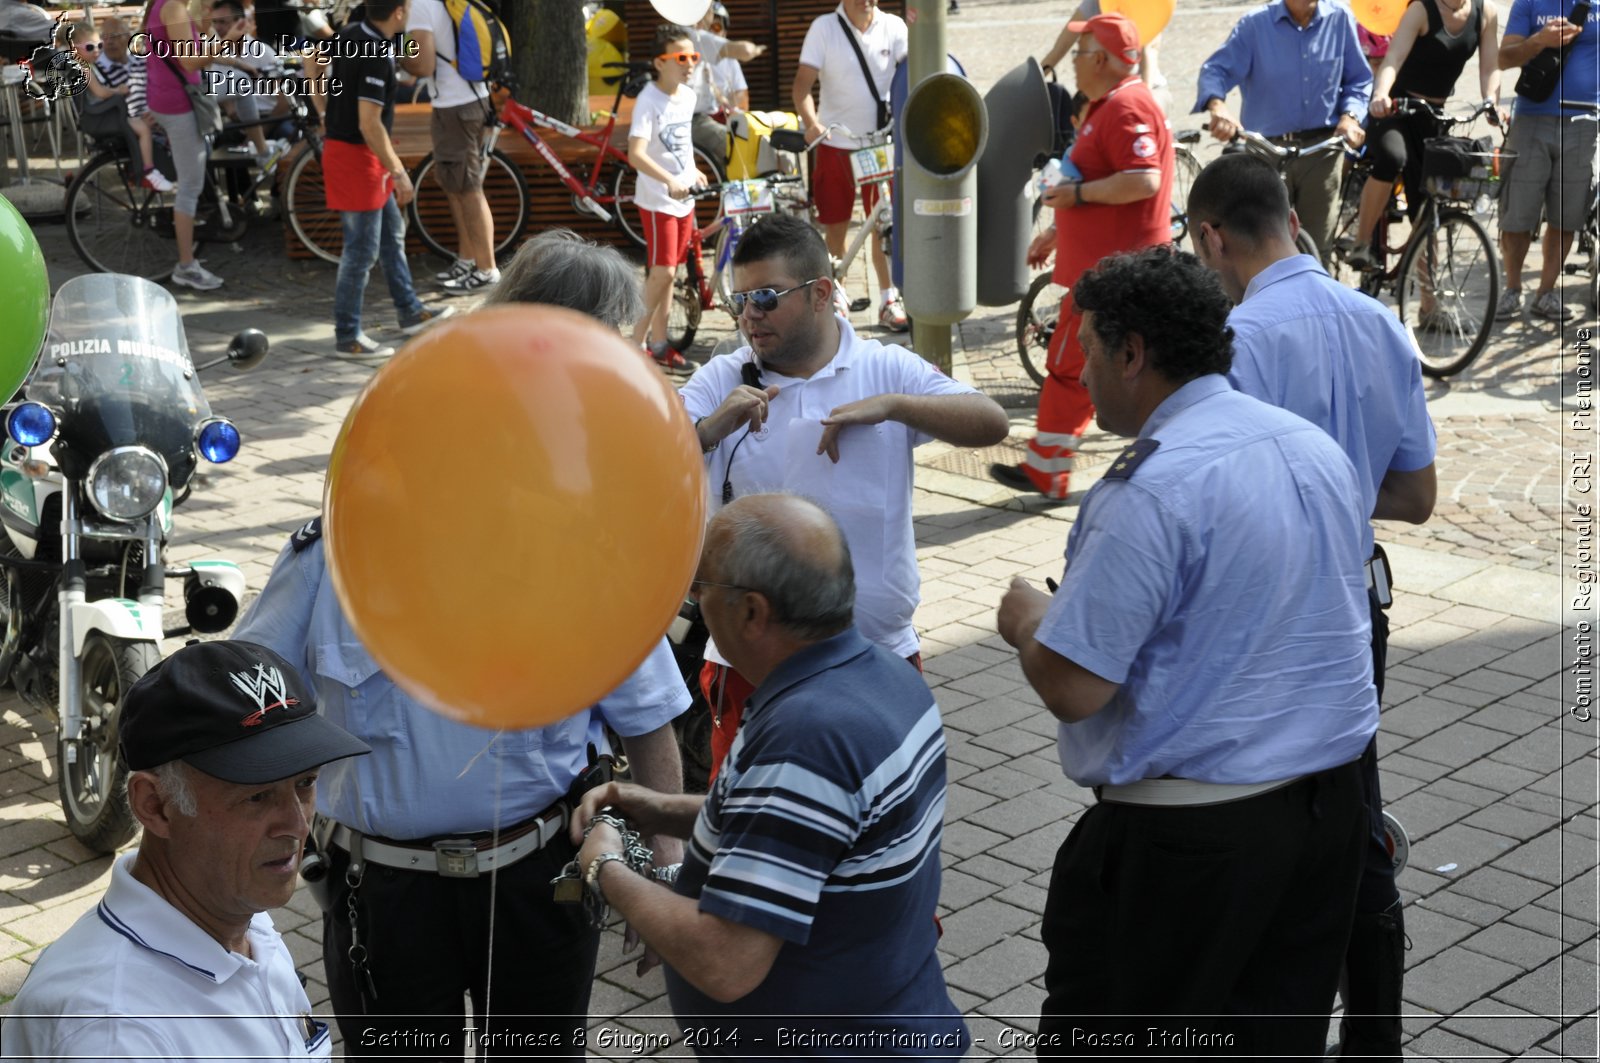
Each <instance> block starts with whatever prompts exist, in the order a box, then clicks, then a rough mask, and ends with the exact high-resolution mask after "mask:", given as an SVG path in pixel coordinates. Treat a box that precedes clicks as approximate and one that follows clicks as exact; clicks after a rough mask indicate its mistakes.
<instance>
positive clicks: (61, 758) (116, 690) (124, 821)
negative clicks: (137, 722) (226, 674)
mask: <svg viewBox="0 0 1600 1063" xmlns="http://www.w3.org/2000/svg"><path fill="white" fill-rule="evenodd" d="M160 660H161V652H160V651H159V650H158V649H157V648H156V646H155V644H154V643H150V642H135V641H132V640H130V639H115V638H111V637H110V636H108V635H103V634H101V633H100V632H98V631H95V632H91V633H90V634H89V637H88V638H87V639H85V640H84V644H83V657H82V658H81V660H80V661H79V677H80V680H81V683H82V686H83V722H82V725H81V726H80V728H79V730H78V733H77V734H75V735H66V734H62V735H60V736H58V738H57V740H56V777H57V778H58V779H59V780H60V787H61V807H62V809H63V810H64V811H65V812H66V814H67V827H68V828H69V829H71V831H72V836H73V837H74V838H77V839H78V840H79V841H80V842H82V843H83V844H84V845H86V846H88V847H89V848H90V849H93V850H94V851H95V852H100V853H109V852H114V851H115V850H116V849H117V848H118V847H119V846H121V845H122V844H123V843H124V842H127V841H128V840H129V839H130V838H132V837H133V833H134V821H133V813H132V812H131V811H129V809H128V795H127V788H126V785H125V780H126V777H127V771H126V769H125V768H124V767H123V766H122V762H121V758H120V757H119V756H118V755H117V716H118V713H119V711H120V710H121V708H122V698H123V696H124V695H125V694H127V692H128V688H129V687H131V686H133V684H134V683H135V682H136V681H137V680H138V678H139V677H140V676H142V675H144V674H145V673H146V672H148V671H149V670H150V669H151V668H154V667H155V666H156V664H157V662H159V661H160Z"/></svg>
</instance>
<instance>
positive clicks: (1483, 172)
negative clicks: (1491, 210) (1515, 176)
mask: <svg viewBox="0 0 1600 1063" xmlns="http://www.w3.org/2000/svg"><path fill="white" fill-rule="evenodd" d="M1514 157H1515V154H1514V153H1512V152H1506V151H1501V150H1497V149H1496V148H1495V146H1494V140H1493V138H1491V137H1487V136H1484V137H1479V138H1478V139H1476V140H1468V139H1467V138H1466V137H1429V138H1428V139H1427V140H1425V141H1423V142H1422V181H1423V185H1424V187H1426V189H1427V191H1428V194H1429V195H1433V196H1438V197H1439V198H1440V199H1449V200H1455V201H1458V202H1462V203H1470V202H1471V201H1473V200H1475V199H1477V198H1478V197H1479V196H1482V195H1487V196H1494V195H1497V194H1498V192H1499V187H1500V164H1501V163H1502V162H1503V161H1505V160H1507V159H1511V158H1514Z"/></svg>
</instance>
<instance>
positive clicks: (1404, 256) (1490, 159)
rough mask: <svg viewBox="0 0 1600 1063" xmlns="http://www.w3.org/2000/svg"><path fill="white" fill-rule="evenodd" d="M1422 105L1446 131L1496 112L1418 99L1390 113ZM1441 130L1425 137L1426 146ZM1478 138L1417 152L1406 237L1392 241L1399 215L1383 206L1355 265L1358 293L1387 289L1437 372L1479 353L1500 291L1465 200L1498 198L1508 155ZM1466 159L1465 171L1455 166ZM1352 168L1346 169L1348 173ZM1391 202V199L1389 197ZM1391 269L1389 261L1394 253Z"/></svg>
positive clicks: (1492, 259) (1485, 237)
mask: <svg viewBox="0 0 1600 1063" xmlns="http://www.w3.org/2000/svg"><path fill="white" fill-rule="evenodd" d="M1420 110H1426V112H1427V113H1428V114H1431V115H1432V116H1433V117H1434V118H1435V119H1437V120H1438V121H1439V122H1440V125H1441V127H1442V132H1443V133H1444V134H1448V133H1449V131H1450V130H1451V129H1454V128H1455V127H1456V126H1460V125H1466V124H1468V123H1470V122H1473V121H1476V120H1477V119H1478V118H1479V117H1480V116H1483V115H1487V114H1495V113H1497V112H1496V110H1495V105H1494V104H1493V103H1485V104H1480V105H1479V106H1478V107H1476V108H1474V109H1473V111H1472V112H1471V113H1470V114H1467V115H1465V116H1462V117H1452V116H1450V115H1447V114H1445V113H1444V112H1443V111H1441V110H1440V109H1439V108H1437V107H1434V106H1433V105H1432V104H1429V103H1425V102H1423V101H1421V100H1401V101H1399V102H1398V103H1397V105H1396V113H1406V112H1409V111H1420ZM1443 139H1444V137H1440V138H1434V139H1430V140H1429V141H1428V142H1427V143H1428V145H1429V146H1433V145H1436V144H1437V141H1438V140H1443ZM1476 143H1477V144H1478V148H1477V150H1461V149H1460V146H1459V145H1456V146H1455V148H1454V149H1453V150H1451V151H1450V152H1449V153H1448V155H1447V157H1448V158H1449V159H1452V160H1454V163H1453V164H1447V163H1446V162H1444V161H1441V158H1440V156H1439V155H1438V154H1437V153H1436V151H1429V152H1427V153H1425V154H1424V156H1423V166H1422V175H1423V182H1422V183H1423V187H1421V188H1408V189H1407V190H1406V195H1407V197H1410V198H1414V199H1415V200H1417V201H1419V202H1420V207H1419V209H1418V213H1417V216H1416V218H1415V220H1414V221H1413V222H1412V223H1411V231H1410V233H1409V235H1408V236H1407V238H1406V241H1405V243H1403V244H1400V245H1398V246H1396V245H1395V244H1394V243H1393V242H1392V241H1391V239H1390V231H1391V226H1392V225H1393V224H1394V221H1395V220H1397V219H1398V217H1399V214H1398V212H1397V211H1394V210H1393V209H1390V210H1386V211H1385V212H1384V213H1383V214H1381V215H1379V217H1378V224H1377V227H1376V228H1375V229H1374V230H1373V234H1372V250H1373V265H1372V266H1371V267H1370V268H1368V269H1364V270H1362V271H1361V275H1360V278H1359V281H1358V284H1357V287H1359V288H1360V289H1361V290H1362V291H1363V292H1366V293H1367V294H1368V295H1371V296H1373V297H1377V296H1379V295H1381V294H1382V293H1383V292H1384V291H1385V290H1387V291H1389V292H1391V293H1392V295H1393V298H1394V303H1395V310H1396V312H1397V313H1398V314H1399V315H1400V320H1401V321H1402V322H1403V323H1404V324H1405V325H1406V326H1407V327H1408V328H1409V329H1410V330H1411V332H1412V335H1413V337H1414V339H1415V340H1416V344H1417V352H1418V355H1419V357H1420V359H1421V362H1422V371H1423V372H1424V373H1425V374H1427V375H1428V376H1431V377H1435V378H1441V379H1442V378H1444V377H1447V376H1451V375H1453V374H1455V373H1459V372H1461V370H1463V369H1465V368H1466V367H1467V366H1468V365H1471V364H1472V361H1473V359H1475V358H1477V357H1478V355H1479V354H1480V353H1482V351H1483V348H1484V347H1485V346H1486V345H1487V344H1488V342H1489V331H1490V329H1491V327H1492V326H1493V325H1494V311H1495V304H1496V303H1497V302H1498V301H1499V298H1500V269H1499V261H1498V256H1497V255H1496V253H1495V250H1494V246H1495V245H1494V243H1493V241H1492V240H1490V238H1489V233H1488V231H1487V230H1486V229H1484V227H1483V225H1482V224H1481V223H1480V222H1479V221H1478V219H1477V218H1475V217H1474V216H1473V212H1472V207H1471V204H1473V203H1474V202H1478V203H1482V204H1485V209H1488V206H1487V205H1488V204H1492V202H1493V201H1494V200H1495V199H1497V198H1498V191H1499V164H1500V162H1501V161H1502V160H1505V159H1508V158H1510V155H1509V154H1508V153H1507V152H1505V151H1503V150H1501V149H1496V148H1494V147H1493V146H1492V145H1483V144H1482V142H1481V141H1480V142H1476ZM1461 160H1466V165H1465V169H1466V172H1465V173H1460V172H1446V171H1447V170H1459V169H1461V168H1462V166H1461V165H1460V162H1461ZM1356 172H1357V170H1356V168H1352V171H1351V173H1352V175H1354V174H1355V173H1356ZM1391 207H1392V203H1391ZM1332 252H1333V255H1334V258H1335V261H1342V260H1343V258H1344V256H1345V254H1347V251H1346V250H1345V249H1344V246H1343V242H1342V241H1338V240H1336V241H1334V246H1333V248H1332ZM1397 254H1398V255H1399V262H1398V265H1396V266H1395V268H1393V269H1390V268H1389V262H1390V260H1391V258H1392V257H1393V256H1394V255H1397Z"/></svg>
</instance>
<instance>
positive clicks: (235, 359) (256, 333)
mask: <svg viewBox="0 0 1600 1063" xmlns="http://www.w3.org/2000/svg"><path fill="white" fill-rule="evenodd" d="M271 347H272V344H271V342H270V341H269V340H268V339H267V334H266V333H265V332H262V331H261V330H260V329H258V328H247V329H244V330H243V331H241V332H240V333H238V334H237V335H236V336H234V337H233V339H232V340H231V341H230V342H229V343H228V353H227V354H225V355H223V356H222V357H221V358H213V359H212V360H211V361H209V362H206V363H205V364H203V365H197V366H195V372H197V373H203V372H205V371H206V370H207V369H210V368H212V367H213V366H219V365H221V364H222V363H223V362H227V363H229V365H230V366H231V367H232V369H233V371H234V372H236V373H243V372H245V371H246V370H249V369H254V368H255V367H256V366H258V365H260V364H261V363H262V362H263V361H265V360H266V357H267V351H268V350H270V349H271Z"/></svg>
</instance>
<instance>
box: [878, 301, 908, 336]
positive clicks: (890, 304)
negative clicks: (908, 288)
mask: <svg viewBox="0 0 1600 1063" xmlns="http://www.w3.org/2000/svg"><path fill="white" fill-rule="evenodd" d="M878 324H879V325H881V326H883V327H884V328H886V329H888V330H889V331H890V332H910V331H911V321H910V319H909V318H907V317H906V304H905V303H903V302H901V301H900V297H899V296H898V295H896V296H895V297H894V298H892V299H890V300H888V301H887V302H885V303H884V304H883V306H881V307H880V308H879V309H878Z"/></svg>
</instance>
